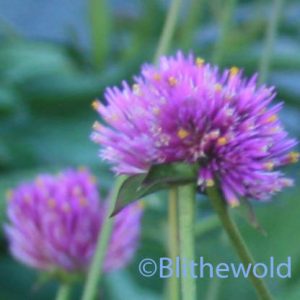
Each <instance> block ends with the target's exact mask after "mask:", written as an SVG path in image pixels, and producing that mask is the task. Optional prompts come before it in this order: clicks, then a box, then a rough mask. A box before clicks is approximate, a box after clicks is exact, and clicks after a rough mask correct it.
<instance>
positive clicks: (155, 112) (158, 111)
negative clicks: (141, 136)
mask: <svg viewBox="0 0 300 300" xmlns="http://www.w3.org/2000/svg"><path fill="white" fill-rule="evenodd" d="M153 113H154V114H155V115H159V114H160V109H159V107H154V108H153Z"/></svg>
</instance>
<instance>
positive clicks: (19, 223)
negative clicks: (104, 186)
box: [5, 170, 142, 272]
mask: <svg viewBox="0 0 300 300" xmlns="http://www.w3.org/2000/svg"><path fill="white" fill-rule="evenodd" d="M9 194H10V195H9V196H8V197H9V199H8V200H9V202H8V219H9V224H6V225H5V232H6V235H7V237H8V239H9V243H10V250H11V253H12V254H13V256H14V257H15V258H17V259H18V260H20V261H21V262H23V263H25V264H27V265H29V266H31V267H35V268H38V269H41V270H45V271H53V270H56V269H62V270H64V271H67V272H80V271H85V270H86V269H87V268H88V266H89V263H90V262H91V258H92V256H93V253H94V250H95V247H96V242H97V237H98V232H99V230H100V228H101V225H102V223H103V221H104V216H105V213H106V204H105V202H103V201H100V198H99V194H98V191H97V187H96V182H95V179H94V178H93V177H92V176H91V174H90V173H89V172H88V171H87V170H79V171H75V170H68V171H65V172H63V173H61V174H59V175H57V176H51V175H41V176H39V177H38V178H37V179H36V180H35V181H34V182H32V183H24V184H21V185H20V186H19V187H17V188H16V189H15V190H13V191H11V192H10V193H9ZM141 214H142V210H141V208H140V206H139V205H138V204H134V205H131V206H129V207H128V208H126V209H124V211H122V212H121V213H120V214H118V215H117V216H116V217H115V223H114V227H113V231H112V236H111V241H110V243H109V246H108V251H107V255H106V258H105V262H104V271H111V270H113V269H116V268H119V267H122V266H124V265H126V264H127V263H128V262H129V260H130V259H131V258H132V256H133V254H134V252H135V250H136V248H137V243H138V239H139V234H140V219H141Z"/></svg>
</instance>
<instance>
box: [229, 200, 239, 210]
mask: <svg viewBox="0 0 300 300" xmlns="http://www.w3.org/2000/svg"><path fill="white" fill-rule="evenodd" d="M229 205H230V207H232V208H236V207H239V206H240V203H239V201H238V200H237V199H230V200H229Z"/></svg>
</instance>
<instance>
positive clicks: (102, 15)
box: [89, 0, 111, 68]
mask: <svg viewBox="0 0 300 300" xmlns="http://www.w3.org/2000/svg"><path fill="white" fill-rule="evenodd" d="M89 1H90V2H89V15H90V30H91V44H92V59H93V63H94V65H95V67H96V68H100V67H101V66H102V65H103V63H104V61H105V59H106V58H107V55H108V53H109V36H110V31H111V14H110V11H109V8H108V3H107V0H89Z"/></svg>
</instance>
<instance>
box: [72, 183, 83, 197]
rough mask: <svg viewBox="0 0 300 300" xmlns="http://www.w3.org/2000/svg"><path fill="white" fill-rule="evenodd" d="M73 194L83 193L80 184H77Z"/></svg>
mask: <svg viewBox="0 0 300 300" xmlns="http://www.w3.org/2000/svg"><path fill="white" fill-rule="evenodd" d="M73 194H74V195H77V196H79V195H81V194H82V190H81V187H80V186H78V185H77V186H75V187H74V188H73Z"/></svg>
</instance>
